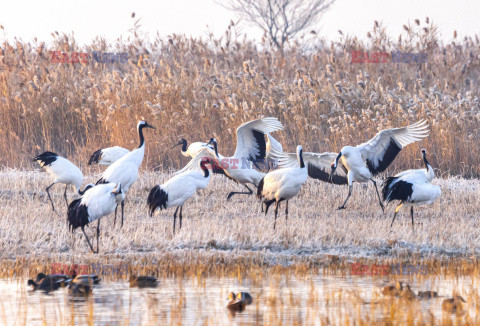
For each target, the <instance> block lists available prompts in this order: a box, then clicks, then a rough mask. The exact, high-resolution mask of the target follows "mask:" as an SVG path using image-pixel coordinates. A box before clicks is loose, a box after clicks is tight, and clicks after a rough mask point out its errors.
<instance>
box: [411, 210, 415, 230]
mask: <svg viewBox="0 0 480 326" xmlns="http://www.w3.org/2000/svg"><path fill="white" fill-rule="evenodd" d="M410 214H411V215H412V230H415V228H414V227H413V206H412V207H410Z"/></svg>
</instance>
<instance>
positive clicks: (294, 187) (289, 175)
mask: <svg viewBox="0 0 480 326" xmlns="http://www.w3.org/2000/svg"><path fill="white" fill-rule="evenodd" d="M297 160H298V165H299V166H298V167H291V168H283V169H278V170H274V171H271V172H268V173H267V174H266V175H265V176H264V177H263V178H262V180H261V181H260V183H259V185H258V189H257V197H258V198H260V199H263V203H264V204H265V215H267V212H268V208H269V207H270V205H272V204H273V203H276V205H275V222H274V223H273V229H275V225H276V222H277V215H278V208H279V206H280V203H281V202H282V201H284V200H285V201H286V205H285V220H287V218H288V200H289V199H292V198H293V197H295V196H296V195H297V194H298V193H299V192H300V190H301V188H302V185H303V184H304V183H305V182H306V181H307V177H308V171H307V167H306V166H305V162H304V160H303V149H302V146H300V145H298V146H297ZM262 205H263V204H262Z"/></svg>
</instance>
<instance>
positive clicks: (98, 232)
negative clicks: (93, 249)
mask: <svg viewBox="0 0 480 326" xmlns="http://www.w3.org/2000/svg"><path fill="white" fill-rule="evenodd" d="M99 237H100V219H98V224H97V254H98V251H99V250H98V247H99V244H98V239H99Z"/></svg>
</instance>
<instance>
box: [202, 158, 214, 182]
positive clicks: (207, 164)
mask: <svg viewBox="0 0 480 326" xmlns="http://www.w3.org/2000/svg"><path fill="white" fill-rule="evenodd" d="M212 161H213V160H212V159H211V158H202V160H201V161H200V168H201V169H202V171H203V176H204V178H208V177H210V174H211V171H210V170H211V169H212Z"/></svg>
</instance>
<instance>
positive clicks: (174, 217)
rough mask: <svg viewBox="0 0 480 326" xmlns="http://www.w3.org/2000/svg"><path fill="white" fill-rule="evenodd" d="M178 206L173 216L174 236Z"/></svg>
mask: <svg viewBox="0 0 480 326" xmlns="http://www.w3.org/2000/svg"><path fill="white" fill-rule="evenodd" d="M179 207H180V206H177V209H176V210H175V213H174V214H173V234H175V220H176V219H177V212H178V208H179Z"/></svg>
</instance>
